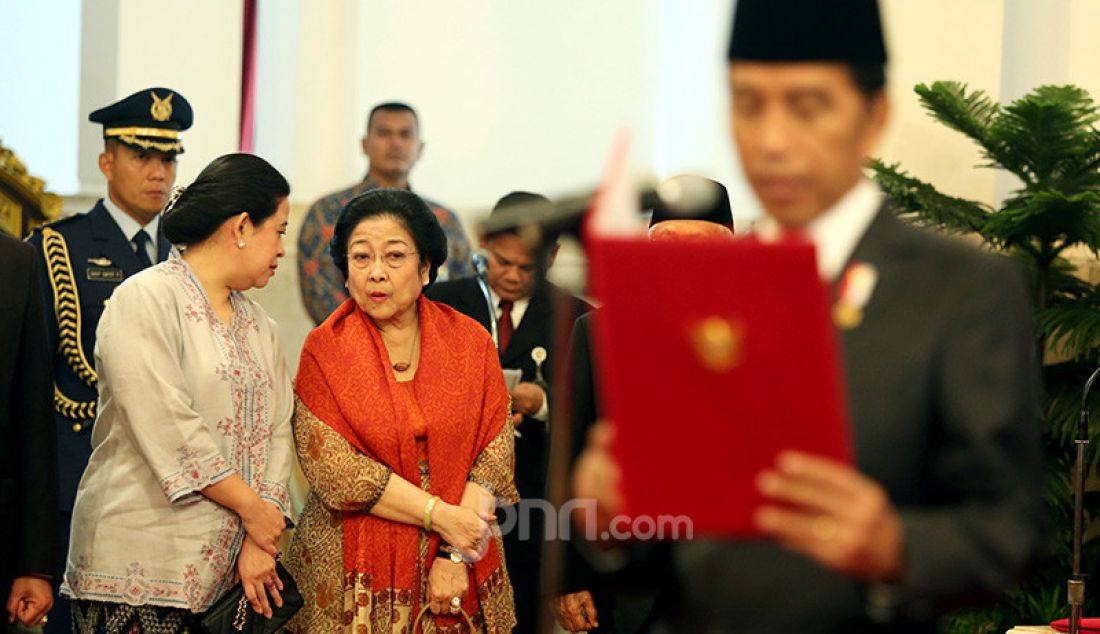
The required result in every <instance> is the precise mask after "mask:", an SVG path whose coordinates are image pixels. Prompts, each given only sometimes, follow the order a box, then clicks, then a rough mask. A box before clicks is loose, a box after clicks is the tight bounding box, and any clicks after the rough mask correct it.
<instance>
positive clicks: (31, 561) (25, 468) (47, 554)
mask: <svg viewBox="0 0 1100 634" xmlns="http://www.w3.org/2000/svg"><path fill="white" fill-rule="evenodd" d="M34 257H35V256H34V249H32V248H31V247H29V246H27V245H26V244H23V243H22V242H20V241H18V240H16V239H15V238H12V237H10V236H8V235H7V234H4V233H3V232H0V271H3V274H2V275H0V509H3V514H4V517H3V520H2V521H0V597H2V598H3V599H2V600H3V601H7V597H8V592H9V588H10V585H11V581H12V579H13V578H14V577H17V576H25V575H30V574H37V575H49V576H52V577H54V578H57V577H58V575H59V572H60V571H59V570H58V561H57V545H56V543H55V542H56V539H57V535H56V532H57V511H56V508H57V447H56V444H55V443H56V441H55V438H54V427H53V420H52V418H51V415H50V411H51V401H50V398H51V394H52V392H53V390H52V381H51V380H50V371H49V355H48V353H47V348H46V319H45V317H44V315H43V306H42V298H41V295H40V294H39V290H38V279H37V277H36V275H35V272H34V268H35V265H34Z"/></svg>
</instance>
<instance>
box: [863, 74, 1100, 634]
mask: <svg viewBox="0 0 1100 634" xmlns="http://www.w3.org/2000/svg"><path fill="white" fill-rule="evenodd" d="M915 91H916V93H917V95H918V96H919V98H920V102H921V105H922V106H923V107H924V109H925V110H926V111H927V112H928V113H929V114H930V116H932V117H933V118H934V119H936V120H937V121H939V122H940V123H943V124H944V125H946V126H947V127H949V128H951V129H953V130H955V131H957V132H959V133H961V134H963V135H964V136H966V137H967V138H968V139H970V140H971V141H973V142H974V143H975V144H976V145H977V147H978V150H979V152H980V154H981V156H982V159H983V162H982V163H981V164H980V165H978V166H977V167H979V168H994V169H1004V170H1008V171H1009V172H1011V173H1012V174H1014V175H1015V176H1016V177H1017V178H1018V179H1019V181H1020V187H1019V188H1018V189H1016V190H1015V191H1013V192H1012V193H1011V194H1010V195H1009V196H1008V197H1007V199H1006V200H1005V201H1004V202H1003V203H1002V204H1001V206H1000V208H997V209H993V208H990V207H989V206H988V205H984V204H981V203H978V202H974V201H970V200H966V199H963V198H956V197H953V196H948V195H946V194H944V193H942V192H940V191H938V190H937V189H936V188H935V187H934V186H933V185H931V184H930V183H927V182H924V181H921V180H920V179H918V178H916V177H914V176H911V175H910V174H908V173H906V172H905V171H903V170H902V169H901V167H900V166H899V165H898V164H892V165H888V164H885V163H883V162H882V161H879V160H874V161H872V162H871V164H870V168H871V170H872V171H873V172H874V175H875V179H876V180H877V181H878V183H879V184H880V185H881V186H882V187H883V189H884V190H885V191H886V192H887V194H889V195H890V196H891V197H892V198H893V199H894V200H895V201H897V202H898V203H899V206H900V208H899V209H898V215H899V216H901V217H902V218H905V219H907V220H909V221H911V222H914V223H917V224H921V225H925V226H930V227H934V228H937V229H939V230H942V231H946V232H949V233H958V234H972V235H976V236H979V237H980V238H981V240H982V241H983V243H984V244H985V245H986V246H987V247H989V248H991V249H996V250H999V251H1002V252H1004V253H1006V254H1008V255H1010V256H1013V257H1015V258H1017V259H1018V260H1019V261H1020V263H1021V265H1022V266H1023V268H1024V270H1026V271H1028V273H1029V274H1030V277H1031V281H1032V292H1033V300H1034V305H1035V310H1036V312H1035V325H1036V331H1035V337H1036V344H1037V345H1038V346H1040V347H1041V349H1043V350H1049V351H1051V352H1053V353H1054V354H1055V355H1057V357H1058V358H1059V359H1063V361H1061V362H1057V363H1051V364H1048V365H1046V366H1045V367H1044V368H1043V383H1044V388H1045V398H1046V402H1045V408H1044V414H1045V429H1044V439H1043V444H1044V447H1045V455H1046V476H1045V478H1046V479H1045V487H1044V495H1043V499H1044V502H1045V503H1046V507H1047V511H1048V516H1049V518H1050V540H1049V544H1048V549H1047V550H1048V555H1047V557H1046V558H1045V560H1044V561H1043V562H1042V563H1041V564H1040V565H1039V566H1037V567H1036V568H1035V569H1034V570H1032V571H1031V573H1030V574H1029V575H1028V576H1027V578H1026V579H1025V580H1024V581H1023V582H1022V583H1021V584H1020V585H1019V586H1018V587H1017V588H1015V589H1013V590H1012V591H1011V592H1009V593H1007V594H1006V595H1005V596H1004V597H1003V598H1002V599H1001V600H1000V602H998V603H997V604H996V605H992V606H988V607H985V608H981V609H977V610H969V611H966V612H961V613H958V614H955V615H954V616H953V618H952V619H951V622H950V631H951V632H955V633H958V634H963V633H964V632H965V633H966V634H973V633H975V632H978V633H982V632H1003V631H1006V630H1007V629H1008V628H1009V627H1011V626H1013V625H1017V624H1023V623H1031V624H1043V623H1047V622H1050V621H1052V620H1054V619H1057V618H1063V617H1065V616H1066V614H1067V608H1066V596H1065V588H1066V579H1067V577H1068V575H1069V572H1070V569H1071V563H1070V562H1071V556H1072V552H1071V548H1070V544H1071V536H1072V534H1073V523H1072V516H1073V499H1072V494H1071V489H1070V480H1069V474H1070V473H1071V469H1072V464H1073V458H1072V456H1073V453H1072V452H1073V446H1074V443H1073V440H1074V438H1075V436H1076V432H1077V420H1078V416H1079V409H1080V398H1081V388H1082V386H1083V385H1084V382H1085V379H1086V378H1087V377H1088V375H1089V373H1090V372H1091V371H1092V370H1093V369H1094V368H1095V367H1096V365H1097V363H1100V347H1098V346H1100V287H1097V286H1096V285H1093V284H1091V283H1089V282H1088V281H1085V280H1083V279H1081V278H1080V277H1078V276H1077V275H1075V271H1074V269H1073V267H1072V266H1071V264H1070V263H1069V262H1068V261H1067V260H1066V258H1065V252H1066V250H1067V249H1071V248H1074V247H1085V248H1087V249H1088V250H1090V251H1091V252H1092V253H1093V254H1094V255H1096V254H1098V253H1100V131H1098V130H1097V128H1096V127H1095V124H1096V123H1097V122H1098V121H1100V111H1098V109H1097V107H1096V105H1095V104H1094V103H1093V101H1092V98H1091V97H1090V96H1089V95H1088V93H1086V92H1085V91H1084V90H1082V89H1080V88H1078V87H1076V86H1041V87H1039V88H1036V89H1035V90H1033V91H1032V92H1030V93H1028V94H1027V95H1025V96H1023V97H1021V98H1020V99H1018V100H1016V101H1014V102H1012V103H1011V104H1008V105H1006V106H1001V105H999V104H998V103H996V102H995V101H993V100H992V99H990V98H989V97H988V96H987V95H986V94H985V93H984V92H982V91H980V90H974V91H972V90H969V88H968V87H967V86H966V85H965V84H962V83H959V82H950V81H940V82H934V83H932V84H931V85H925V84H920V85H918V86H916V88H915ZM1098 391H1100V390H1098ZM1089 404H1090V405H1089V408H1090V411H1093V412H1100V394H1097V393H1096V391H1094V394H1093V395H1092V396H1091V397H1090V400H1089ZM1090 418H1100V415H1098V416H1093V417H1090ZM1098 430H1100V425H1098V424H1097V423H1095V422H1091V421H1090V427H1089V435H1090V439H1091V446H1092V447H1093V450H1092V455H1091V456H1090V466H1092V467H1096V466H1097V464H1098V462H1100V461H1098V460H1097V458H1096V456H1097V454H1098V452H1097V451H1096V447H1097V446H1098V445H1100V433H1098ZM1085 508H1086V510H1087V511H1088V514H1087V518H1086V521H1094V520H1098V519H1100V495H1097V494H1096V493H1090V494H1089V495H1088V496H1086V500H1085ZM1083 563H1084V569H1085V570H1086V571H1089V570H1096V569H1100V540H1096V539H1094V540H1091V541H1090V542H1089V543H1087V544H1086V545H1085V548H1084V551H1083ZM1097 582H1098V581H1097V580H1095V579H1094V580H1093V581H1092V583H1093V584H1095V583H1097ZM1090 595H1091V601H1092V603H1091V604H1087V605H1086V606H1085V612H1086V614H1096V613H1097V610H1098V609H1100V606H1098V605H1097V599H1096V597H1098V596H1100V595H1098V594H1097V593H1096V592H1094V591H1093V592H1090Z"/></svg>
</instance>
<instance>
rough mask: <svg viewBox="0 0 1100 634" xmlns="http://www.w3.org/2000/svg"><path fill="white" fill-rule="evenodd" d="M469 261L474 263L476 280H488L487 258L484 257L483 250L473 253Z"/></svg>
mask: <svg viewBox="0 0 1100 634" xmlns="http://www.w3.org/2000/svg"><path fill="white" fill-rule="evenodd" d="M470 261H471V262H473V263H474V273H475V274H476V275H477V277H478V279H481V280H487V279H489V258H488V257H486V255H485V252H484V251H483V250H481V249H479V250H477V251H474V253H473V255H471V256H470Z"/></svg>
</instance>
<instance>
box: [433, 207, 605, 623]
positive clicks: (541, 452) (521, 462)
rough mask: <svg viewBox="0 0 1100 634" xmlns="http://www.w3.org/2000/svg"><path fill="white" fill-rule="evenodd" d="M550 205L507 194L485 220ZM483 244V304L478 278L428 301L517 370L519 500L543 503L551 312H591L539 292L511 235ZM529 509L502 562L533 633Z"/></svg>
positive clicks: (538, 522)
mask: <svg viewBox="0 0 1100 634" xmlns="http://www.w3.org/2000/svg"><path fill="white" fill-rule="evenodd" d="M549 204H550V201H549V200H547V199H546V198H545V197H543V196H540V195H538V194H532V193H529V192H512V193H510V194H508V195H507V196H505V197H503V198H501V199H500V200H499V201H497V204H496V205H495V206H494V207H493V211H492V212H491V214H490V218H492V217H493V216H495V215H497V214H500V213H502V212H504V211H506V210H509V209H515V208H518V207H523V208H528V209H536V208H538V207H539V206H542V205H549ZM547 240H548V241H550V242H551V243H553V244H554V245H555V246H554V248H553V250H552V251H551V255H550V262H549V264H553V261H554V256H555V255H556V254H557V250H558V247H557V236H548V237H547ZM482 246H483V247H484V249H485V250H486V251H487V252H488V253H487V256H488V262H487V266H486V271H485V275H484V282H485V285H486V286H487V289H488V295H489V299H488V300H487V299H486V294H485V292H484V291H483V290H482V288H481V281H480V280H479V279H477V278H470V279H463V280H454V281H449V282H443V283H437V284H434V285H432V287H431V288H430V289H428V291H427V296H428V297H429V298H430V299H433V300H435V301H438V302H443V303H445V304H448V305H450V306H451V307H453V308H455V309H456V310H458V311H460V312H462V313H464V314H466V315H469V316H470V317H473V318H474V319H476V320H477V321H478V322H479V323H481V325H483V326H485V328H486V329H487V330H489V331H490V332H495V333H496V336H497V346H498V349H499V350H500V363H501V366H503V367H504V368H505V369H506V370H507V369H509V368H513V369H518V370H520V371H521V372H522V376H521V379H520V382H519V383H518V384H517V385H516V386H515V387H514V388H513V389H512V390H511V395H512V411H513V422H514V424H515V425H516V475H515V479H516V488H517V489H518V490H519V495H520V498H521V499H522V500H535V499H543V498H545V496H546V470H547V459H548V456H549V448H550V438H549V434H548V432H547V426H546V425H547V421H549V419H550V399H549V397H548V393H549V388H548V386H547V384H546V381H548V380H549V379H550V377H551V376H552V374H551V367H552V363H553V358H552V357H553V352H554V340H553V327H554V319H553V307H554V305H555V304H557V302H558V299H559V298H560V297H561V296H566V297H567V298H568V301H569V303H571V304H572V310H573V311H574V313H575V314H577V315H579V314H582V313H585V312H588V311H589V310H591V308H592V307H591V306H590V305H588V304H587V303H585V302H584V301H582V300H580V299H577V298H575V297H571V296H568V295H567V294H566V293H565V291H563V290H561V289H559V288H557V287H554V286H553V285H547V286H548V288H546V289H538V290H536V288H535V268H536V259H535V258H536V254H535V252H534V250H533V249H532V248H530V247H529V246H527V245H526V244H525V242H524V240H523V239H522V238H521V237H520V236H519V234H518V233H516V232H515V231H514V230H512V231H503V232H499V233H494V234H490V235H487V236H485V237H484V239H483V241H482ZM490 303H492V309H493V313H492V314H491V315H490V313H489V304H490ZM567 305H568V304H567ZM494 325H495V328H494ZM528 508H529V507H525V506H524V505H523V502H521V503H520V514H519V517H518V519H519V523H517V524H516V528H517V530H511V531H506V532H505V533H504V554H505V561H506V563H507V565H508V575H509V576H510V577H511V579H512V587H513V590H514V593H515V600H516V620H517V621H518V625H517V626H516V631H517V632H534V631H537V625H536V619H537V616H538V602H539V589H538V579H539V574H540V573H539V568H540V560H541V550H542V527H543V523H544V518H543V517H542V515H541V512H540V513H535V512H534V511H533V510H530V511H529V510H527V509H528ZM525 526H526V527H529V529H530V530H529V531H526V534H524V533H525V531H522V530H518V529H521V528H523V527H525Z"/></svg>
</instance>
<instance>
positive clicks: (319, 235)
mask: <svg viewBox="0 0 1100 634" xmlns="http://www.w3.org/2000/svg"><path fill="white" fill-rule="evenodd" d="M377 187H378V184H377V183H375V182H374V181H372V180H370V179H366V180H364V181H362V182H360V183H358V184H356V185H354V186H352V187H349V188H347V189H344V190H341V191H338V192H335V193H333V194H329V195H328V196H325V197H323V198H321V199H320V200H318V201H317V202H315V203H313V206H311V207H310V208H309V212H308V213H307V214H306V217H305V220H303V221H302V231H301V233H300V234H298V280H299V284H300V285H301V290H302V302H303V303H304V304H305V307H306V312H308V313H309V316H310V318H311V319H313V323H315V324H320V323H321V322H322V321H324V320H325V319H326V318H327V317H328V316H329V315H331V314H332V311H334V310H336V307H337V306H339V305H340V304H342V303H343V302H344V300H345V299H347V298H348V295H347V291H346V290H345V288H344V276H343V275H342V274H341V273H340V269H338V268H336V264H334V263H333V261H332V257H331V256H330V255H329V244H330V243H331V242H332V235H333V230H334V228H335V227H336V221H337V219H339V217H340V211H341V210H343V208H344V206H345V205H347V204H348V201H349V200H351V199H352V198H355V197H356V196H358V195H360V194H362V193H365V192H367V191H370V190H372V189H376V188H377ZM424 202H426V203H428V206H429V207H431V209H432V211H433V212H434V213H435V217H436V218H438V219H439V225H440V226H441V227H443V233H444V235H446V236H447V261H446V262H445V263H444V264H443V266H442V267H440V268H439V276H438V278H437V279H439V280H440V281H445V280H448V279H451V280H457V279H459V278H463V277H472V276H473V274H474V267H473V263H472V262H471V261H470V242H469V240H467V239H466V232H465V231H463V229H462V222H461V221H459V219H458V216H456V215H455V213H454V212H453V211H451V210H450V209H447V208H446V207H444V206H442V205H440V204H439V203H436V202H433V201H431V200H428V199H427V198H424Z"/></svg>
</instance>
